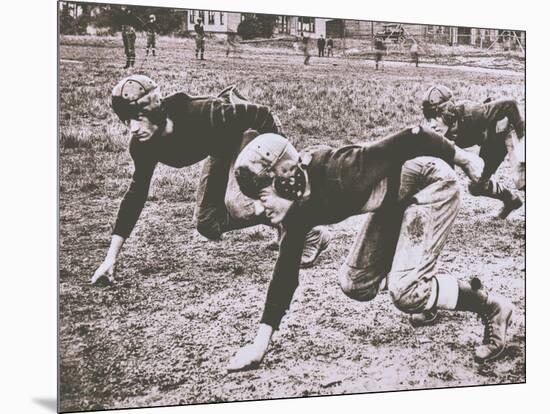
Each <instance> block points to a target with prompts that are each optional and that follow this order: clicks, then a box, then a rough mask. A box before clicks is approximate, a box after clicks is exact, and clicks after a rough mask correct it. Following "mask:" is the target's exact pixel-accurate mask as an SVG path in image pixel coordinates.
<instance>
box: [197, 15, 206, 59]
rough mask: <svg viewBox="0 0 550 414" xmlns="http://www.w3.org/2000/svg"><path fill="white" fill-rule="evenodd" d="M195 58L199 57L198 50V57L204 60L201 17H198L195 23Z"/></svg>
mask: <svg viewBox="0 0 550 414" xmlns="http://www.w3.org/2000/svg"><path fill="white" fill-rule="evenodd" d="M195 33H196V37H195V58H196V59H198V58H199V52H200V59H201V60H204V37H205V35H204V25H203V24H202V19H201V18H200V17H199V18H198V19H197V24H196V25H195Z"/></svg>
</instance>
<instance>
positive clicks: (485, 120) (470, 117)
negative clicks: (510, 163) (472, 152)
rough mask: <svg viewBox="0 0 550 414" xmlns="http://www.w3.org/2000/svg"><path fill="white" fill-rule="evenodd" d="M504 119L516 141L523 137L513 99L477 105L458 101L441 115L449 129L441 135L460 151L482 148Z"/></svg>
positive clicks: (518, 113)
mask: <svg viewBox="0 0 550 414" xmlns="http://www.w3.org/2000/svg"><path fill="white" fill-rule="evenodd" d="M505 118H507V119H508V122H509V123H510V124H511V125H512V127H513V128H514V130H515V131H516V134H517V136H518V138H522V137H523V136H524V129H525V126H524V123H523V118H522V116H521V114H520V111H519V108H518V104H517V103H516V101H514V100H508V99H506V100H504V99H503V100H496V101H491V102H488V103H483V104H479V103H476V102H472V101H460V102H458V103H457V104H456V106H454V107H453V108H450V110H449V111H448V112H447V113H446V114H444V115H443V120H444V122H445V124H446V125H447V126H448V127H449V130H448V131H447V133H446V134H445V136H446V137H447V138H449V139H451V140H453V141H454V142H455V143H456V145H458V146H459V147H461V148H467V147H471V146H473V145H483V143H484V142H485V141H486V140H489V141H491V139H492V138H493V137H494V136H495V135H496V134H497V133H498V132H499V131H498V129H497V124H498V123H499V121H502V120H503V119H505Z"/></svg>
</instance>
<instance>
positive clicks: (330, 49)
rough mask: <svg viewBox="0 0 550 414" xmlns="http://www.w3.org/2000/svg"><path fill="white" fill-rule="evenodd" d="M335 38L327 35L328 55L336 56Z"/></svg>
mask: <svg viewBox="0 0 550 414" xmlns="http://www.w3.org/2000/svg"><path fill="white" fill-rule="evenodd" d="M333 49H334V40H332V37H330V36H328V37H327V56H328V57H330V56H334V51H333Z"/></svg>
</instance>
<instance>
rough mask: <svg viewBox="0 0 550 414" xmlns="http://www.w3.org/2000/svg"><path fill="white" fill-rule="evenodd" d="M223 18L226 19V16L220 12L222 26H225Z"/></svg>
mask: <svg viewBox="0 0 550 414" xmlns="http://www.w3.org/2000/svg"><path fill="white" fill-rule="evenodd" d="M223 18H224V15H223V12H220V24H221V25H222V26H223V24H224V23H223Z"/></svg>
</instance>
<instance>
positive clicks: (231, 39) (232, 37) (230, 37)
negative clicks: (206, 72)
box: [225, 32, 237, 57]
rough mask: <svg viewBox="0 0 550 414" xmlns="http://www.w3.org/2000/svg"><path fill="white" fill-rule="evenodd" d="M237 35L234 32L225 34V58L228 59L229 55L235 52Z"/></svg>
mask: <svg viewBox="0 0 550 414" xmlns="http://www.w3.org/2000/svg"><path fill="white" fill-rule="evenodd" d="M236 36H237V34H236V33H235V32H229V33H227V38H226V49H225V56H226V57H229V54H230V53H231V52H233V53H236V52H237V43H236V42H237V39H236Z"/></svg>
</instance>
